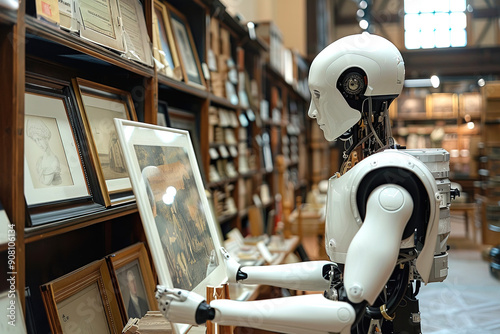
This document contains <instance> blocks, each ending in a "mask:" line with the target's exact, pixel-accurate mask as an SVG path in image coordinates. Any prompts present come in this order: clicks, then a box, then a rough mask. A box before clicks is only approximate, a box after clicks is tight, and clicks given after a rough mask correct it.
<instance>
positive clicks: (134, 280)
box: [106, 243, 158, 323]
mask: <svg viewBox="0 0 500 334" xmlns="http://www.w3.org/2000/svg"><path fill="white" fill-rule="evenodd" d="M106 259H107V261H108V265H109V269H110V270H109V271H110V273H111V277H112V279H113V282H114V284H115V291H116V296H117V299H118V302H119V305H120V308H121V309H122V319H123V323H127V321H128V319H129V318H142V317H143V316H144V315H145V314H146V312H147V311H157V310H158V303H157V302H156V299H155V290H156V283H155V279H154V275H153V272H152V270H151V264H150V262H149V257H148V253H147V251H146V247H145V246H144V244H143V243H137V244H134V245H131V246H129V247H127V248H124V249H122V250H120V251H118V252H116V253H113V254H111V255H109V256H107V257H106Z"/></svg>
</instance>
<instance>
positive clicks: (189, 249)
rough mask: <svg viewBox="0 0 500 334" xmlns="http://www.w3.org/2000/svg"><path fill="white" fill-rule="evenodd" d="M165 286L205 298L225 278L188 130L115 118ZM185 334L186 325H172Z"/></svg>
mask: <svg viewBox="0 0 500 334" xmlns="http://www.w3.org/2000/svg"><path fill="white" fill-rule="evenodd" d="M115 124H116V129H117V132H118V138H119V139H120V143H121V144H122V147H123V152H124V155H125V160H126V162H127V167H128V170H129V171H130V179H131V180H132V185H133V189H134V193H135V195H136V200H137V206H138V208H139V213H140V216H141V220H142V223H143V226H144V230H145V233H146V237H147V241H148V245H149V248H150V251H151V255H152V258H153V262H154V265H155V268H156V273H157V274H158V280H159V283H160V284H161V285H165V286H167V287H172V288H180V289H185V290H189V291H194V292H196V293H198V294H200V295H202V296H206V287H207V286H209V285H210V286H218V285H220V284H221V283H222V282H223V281H224V280H225V277H226V274H225V269H224V262H223V259H222V254H221V252H220V247H221V241H220V239H219V235H218V232H217V227H216V224H217V223H216V222H215V221H214V219H213V215H212V213H211V209H210V205H209V203H208V199H207V197H206V194H205V187H204V185H203V182H202V179H201V174H200V171H199V169H198V164H197V161H196V155H195V153H194V149H193V145H192V143H191V139H190V137H189V132H188V131H185V130H178V129H173V128H163V127H159V126H156V125H151V124H145V123H139V122H132V121H127V120H121V119H115ZM172 326H173V327H175V330H176V333H186V331H187V330H188V329H189V328H190V326H189V325H187V324H172Z"/></svg>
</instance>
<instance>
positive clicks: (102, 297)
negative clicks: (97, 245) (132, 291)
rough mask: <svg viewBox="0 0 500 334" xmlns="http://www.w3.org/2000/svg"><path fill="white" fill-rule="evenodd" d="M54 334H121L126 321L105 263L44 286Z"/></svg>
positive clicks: (44, 301)
mask: <svg viewBox="0 0 500 334" xmlns="http://www.w3.org/2000/svg"><path fill="white" fill-rule="evenodd" d="M40 290H41V294H42V299H43V303H44V306H45V310H46V312H47V316H48V319H49V325H50V329H51V331H52V333H71V332H73V331H76V330H80V331H81V332H82V333H109V334H115V333H121V330H122V328H123V322H122V318H121V315H120V309H119V307H118V303H117V300H116V298H115V296H114V294H113V291H114V289H113V283H112V281H111V277H110V275H109V271H108V266H107V264H106V261H105V260H98V261H95V262H92V263H90V264H88V265H86V266H85V267H82V268H80V269H77V270H75V271H73V272H71V273H69V274H67V275H64V276H62V277H60V278H57V279H55V280H53V281H51V282H49V283H47V284H44V285H42V286H40Z"/></svg>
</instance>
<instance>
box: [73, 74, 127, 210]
mask: <svg viewBox="0 0 500 334" xmlns="http://www.w3.org/2000/svg"><path fill="white" fill-rule="evenodd" d="M73 85H74V88H75V91H76V95H77V101H78V105H79V108H80V114H81V116H82V121H83V125H84V128H85V134H86V138H87V140H88V142H89V143H88V146H89V151H90V156H91V158H92V163H93V165H94V166H95V169H96V171H97V177H98V179H99V185H100V188H101V192H102V193H103V195H104V204H105V205H106V207H109V206H112V205H116V204H120V203H124V202H128V201H133V200H134V196H133V192H132V186H131V184H130V178H129V175H128V172H127V168H126V166H125V161H124V159H123V153H122V150H121V147H120V143H119V142H118V138H117V134H116V130H115V127H114V124H113V119H114V118H120V119H131V120H137V116H136V113H135V108H134V104H133V101H132V97H131V94H130V93H129V92H126V91H122V90H119V89H116V88H113V87H108V86H104V85H101V84H98V83H95V82H91V81H87V80H83V79H80V78H77V79H73Z"/></svg>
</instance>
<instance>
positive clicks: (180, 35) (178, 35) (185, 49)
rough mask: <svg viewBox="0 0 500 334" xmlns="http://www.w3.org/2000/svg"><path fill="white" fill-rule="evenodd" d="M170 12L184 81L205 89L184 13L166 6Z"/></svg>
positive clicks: (196, 53)
mask: <svg viewBox="0 0 500 334" xmlns="http://www.w3.org/2000/svg"><path fill="white" fill-rule="evenodd" d="M167 8H168V10H169V13H170V22H171V24H172V30H173V34H174V38H175V42H176V43H175V44H176V45H177V47H178V48H179V54H180V57H181V64H182V70H183V72H184V79H185V81H186V83H188V84H190V85H193V86H195V87H197V88H200V89H206V88H207V87H206V84H205V78H204V77H203V71H202V69H201V64H200V60H199V58H198V52H197V51H196V46H195V44H194V39H193V35H192V34H191V29H190V28H189V23H188V21H187V19H186V17H185V16H184V15H182V13H180V12H179V11H178V10H176V9H175V8H173V7H171V6H168V7H167Z"/></svg>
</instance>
